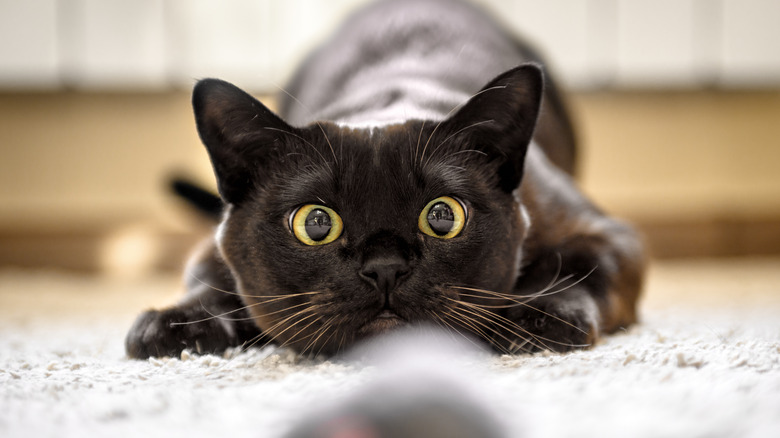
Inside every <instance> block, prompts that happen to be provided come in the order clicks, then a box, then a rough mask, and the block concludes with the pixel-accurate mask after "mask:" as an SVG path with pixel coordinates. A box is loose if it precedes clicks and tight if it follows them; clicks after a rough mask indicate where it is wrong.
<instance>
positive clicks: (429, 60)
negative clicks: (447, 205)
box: [281, 0, 524, 125]
mask: <svg viewBox="0 0 780 438" xmlns="http://www.w3.org/2000/svg"><path fill="white" fill-rule="evenodd" d="M523 60H524V57H523V55H522V54H521V53H520V51H519V50H518V47H517V45H516V44H515V42H514V40H513V39H512V38H511V37H510V36H509V35H507V34H506V33H505V32H504V31H503V30H502V29H501V28H500V27H498V26H496V23H495V22H494V21H492V20H491V19H490V18H489V17H487V16H486V15H485V14H484V13H482V12H481V11H480V10H478V9H477V8H475V7H473V6H471V5H469V4H467V3H465V2H462V1H459V0H384V1H379V2H377V3H374V4H372V5H370V6H369V7H367V8H364V9H362V10H360V11H358V12H357V13H356V14H354V15H353V16H352V17H350V18H349V19H348V20H347V21H346V22H345V23H344V24H343V26H342V27H341V28H340V30H339V31H338V32H337V33H336V34H335V35H334V36H333V37H332V38H331V39H330V40H329V41H328V42H327V43H326V44H325V45H323V46H321V48H320V49H319V50H318V51H316V52H315V53H313V54H312V55H311V56H310V57H309V58H308V59H307V61H306V62H305V63H304V64H303V66H302V68H301V69H300V70H299V71H298V74H297V75H296V77H295V78H294V80H293V81H292V83H291V84H290V86H289V87H288V91H289V92H290V94H292V95H294V96H295V97H296V98H298V99H299V100H300V101H301V102H303V103H304V104H305V108H304V107H303V106H301V105H296V103H295V102H294V101H292V100H291V99H287V100H285V101H283V102H282V114H281V115H282V116H283V117H285V118H286V120H288V121H290V122H291V123H292V124H298V125H303V124H306V123H310V122H312V121H314V120H329V121H336V122H340V123H344V124H361V123H364V124H370V122H371V121H372V120H371V117H374V120H373V121H374V122H378V123H375V124H383V123H384V124H387V123H389V122H393V121H397V120H400V119H411V118H418V119H441V118H443V116H444V115H446V114H447V112H449V111H450V110H451V109H452V108H453V107H454V106H456V105H457V104H459V103H462V102H463V101H465V100H466V99H467V98H468V97H470V96H471V95H472V94H473V93H475V92H477V91H479V88H480V87H481V86H482V85H484V83H485V81H486V79H490V78H492V77H494V76H496V75H497V74H499V73H501V72H503V71H505V70H507V69H509V68H512V67H514V66H516V65H518V64H519V63H521V62H523ZM383 117H384V118H385V120H382V118H383ZM396 119H397V120H396Z"/></svg>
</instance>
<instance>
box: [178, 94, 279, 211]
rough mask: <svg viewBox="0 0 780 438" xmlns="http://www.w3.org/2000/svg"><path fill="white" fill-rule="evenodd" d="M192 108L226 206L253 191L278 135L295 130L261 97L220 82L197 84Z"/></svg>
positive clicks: (235, 202) (239, 200)
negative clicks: (265, 103)
mask: <svg viewBox="0 0 780 438" xmlns="http://www.w3.org/2000/svg"><path fill="white" fill-rule="evenodd" d="M192 106H193V109H194V111H195V122H196V124H197V127H198V134H200V138H201V141H203V144H204V145H205V146H206V149H207V150H208V153H209V157H210V158H211V165H212V166H213V168H214V174H215V175H216V177H217V187H218V189H219V194H220V195H221V196H222V199H223V200H224V201H225V202H228V203H231V204H239V203H240V202H241V201H243V200H244V199H245V197H246V195H247V194H248V192H249V191H250V190H251V189H252V187H253V185H254V183H255V180H254V179H255V178H256V177H257V176H258V172H259V171H261V167H262V165H263V164H264V163H265V162H266V161H267V160H268V155H269V153H270V152H271V151H272V149H273V146H272V145H273V143H274V142H275V141H276V140H277V139H278V135H279V132H285V131H286V132H292V131H294V128H292V127H290V126H289V125H288V124H287V123H285V122H284V121H283V120H282V119H280V118H279V117H277V116H276V115H275V114H274V113H272V112H271V110H269V109H268V108H266V107H265V106H264V105H263V104H262V103H260V102H259V101H258V100H257V99H255V98H253V97H252V96H250V95H249V94H247V93H246V92H244V91H243V90H241V89H239V88H238V87H236V86H234V85H232V84H229V83H227V82H225V81H220V80H218V79H204V80H201V81H199V82H198V83H197V84H196V85H195V89H194V90H193V93H192Z"/></svg>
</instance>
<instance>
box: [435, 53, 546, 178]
mask: <svg viewBox="0 0 780 438" xmlns="http://www.w3.org/2000/svg"><path fill="white" fill-rule="evenodd" d="M543 89H544V78H543V73H542V70H541V67H539V66H538V65H536V64H523V65H521V66H519V67H516V68H513V69H512V70H509V71H507V72H504V73H502V74H501V75H499V76H498V77H496V78H495V79H493V80H492V81H490V82H489V83H488V84H487V85H486V86H485V87H484V88H483V89H482V90H481V91H480V92H479V93H477V94H475V95H474V96H473V97H472V98H471V99H469V100H468V102H466V104H465V105H463V106H462V107H461V108H460V109H459V110H458V112H457V113H455V115H453V116H452V117H451V118H450V119H449V120H448V122H447V123H448V125H449V126H448V128H449V129H448V130H449V131H450V132H462V133H463V134H464V135H466V137H467V138H468V143H469V145H470V147H472V148H476V149H478V150H480V151H482V152H484V153H485V154H487V155H488V157H490V158H491V159H492V160H494V161H496V162H498V163H500V164H499V168H498V177H499V185H500V187H501V189H503V190H504V191H506V192H511V191H512V190H514V189H516V188H517V187H518V185H519V184H520V181H521V180H522V178H523V167H524V162H525V155H526V152H527V150H528V145H529V143H530V142H531V138H532V137H533V133H534V128H535V127H536V121H537V119H538V116H539V109H540V106H541V103H542V95H543Z"/></svg>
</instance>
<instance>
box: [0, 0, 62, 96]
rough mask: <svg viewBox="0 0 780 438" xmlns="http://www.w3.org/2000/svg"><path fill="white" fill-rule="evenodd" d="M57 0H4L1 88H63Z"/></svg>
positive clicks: (1, 4) (0, 41) (0, 39)
mask: <svg viewBox="0 0 780 438" xmlns="http://www.w3.org/2000/svg"><path fill="white" fill-rule="evenodd" d="M57 31H58V29H57V0H25V1H11V0H0V85H5V86H6V87H24V88H51V87H56V86H58V85H59V79H60V65H59V53H58V49H57Z"/></svg>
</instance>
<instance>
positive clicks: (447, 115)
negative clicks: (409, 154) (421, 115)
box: [420, 85, 506, 164]
mask: <svg viewBox="0 0 780 438" xmlns="http://www.w3.org/2000/svg"><path fill="white" fill-rule="evenodd" d="M505 88H506V85H496V86H495V87H490V88H485V89H484V90H480V91H479V92H477V93H475V94H473V95H472V96H471V97H469V98H468V99H466V101H465V102H462V103H459V104H457V105H455V106H454V107H452V109H451V110H450V111H449V112H448V113H447V114H446V115H445V116H444V118H442V119H441V120H440V121H439V123H437V124H436V127H435V128H433V131H432V132H431V134H430V135H429V136H428V140H427V141H426V142H425V146H424V147H423V152H422V155H421V156H420V164H422V160H423V158H425V150H426V149H427V148H428V143H430V142H431V138H433V135H434V134H435V133H436V131H437V130H438V129H439V126H441V124H442V123H444V122H445V121H446V120H447V119H449V117H450V115H452V113H453V112H455V110H457V109H459V108H462V107H463V106H464V105H466V103H468V102H469V101H470V100H471V99H473V98H475V97H477V96H479V95H480V94H482V93H487V92H488V91H493V90H499V89H505Z"/></svg>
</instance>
